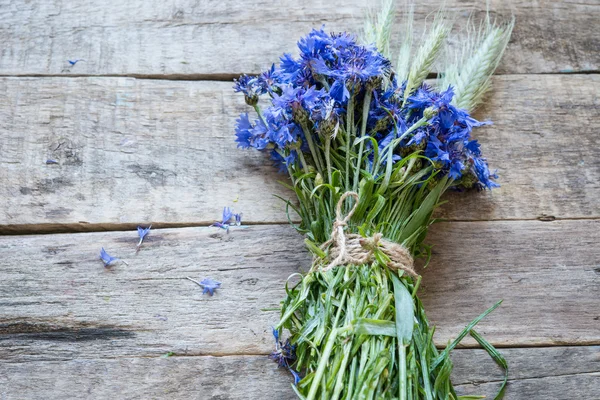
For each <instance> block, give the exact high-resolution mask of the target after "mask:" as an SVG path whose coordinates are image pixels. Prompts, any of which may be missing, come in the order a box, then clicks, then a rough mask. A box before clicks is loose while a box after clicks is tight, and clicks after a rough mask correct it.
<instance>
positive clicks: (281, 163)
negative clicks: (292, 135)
mask: <svg viewBox="0 0 600 400" xmlns="http://www.w3.org/2000/svg"><path fill="white" fill-rule="evenodd" d="M297 158H298V152H297V151H296V150H291V151H290V153H289V154H288V155H287V156H285V157H284V156H282V155H281V154H280V153H279V152H278V151H277V150H272V151H271V160H272V161H273V166H274V167H277V170H278V171H279V172H280V173H284V172H287V170H288V166H289V165H292V164H293V163H294V162H295V161H296V159H297Z"/></svg>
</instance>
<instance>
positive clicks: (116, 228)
mask: <svg viewBox="0 0 600 400" xmlns="http://www.w3.org/2000/svg"><path fill="white" fill-rule="evenodd" d="M596 220H600V217H595V216H594V217H564V218H563V217H555V216H553V215H542V216H539V217H537V218H490V219H450V218H440V219H439V221H440V222H467V223H471V222H502V221H506V222H526V221H541V222H554V221H596ZM292 222H293V223H294V224H298V223H300V222H301V221H300V220H292ZM213 223H214V221H198V222H139V223H126V224H114V223H101V224H97V223H87V222H80V223H75V224H73V223H67V224H50V223H49V224H15V225H0V236H16V235H52V234H60V233H90V232H125V231H134V230H136V228H137V227H138V226H144V227H146V226H149V225H152V228H153V229H176V228H203V227H210V226H211V225H212V224H213ZM262 225H289V222H288V221H248V222H244V223H243V224H242V226H262Z"/></svg>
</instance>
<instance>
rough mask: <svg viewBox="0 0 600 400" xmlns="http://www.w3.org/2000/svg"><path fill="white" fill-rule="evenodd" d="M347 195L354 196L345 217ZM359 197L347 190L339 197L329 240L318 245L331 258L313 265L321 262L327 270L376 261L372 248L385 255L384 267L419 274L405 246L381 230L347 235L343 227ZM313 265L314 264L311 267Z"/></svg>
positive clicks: (414, 276) (316, 261)
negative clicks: (366, 234) (368, 235)
mask: <svg viewBox="0 0 600 400" xmlns="http://www.w3.org/2000/svg"><path fill="white" fill-rule="evenodd" d="M348 197H353V198H354V206H352V209H351V210H350V212H348V214H347V215H346V216H344V215H343V213H342V207H343V206H344V202H345V201H346V199H347V198H348ZM358 202H359V197H358V194H357V193H356V192H346V193H344V194H343V195H342V197H340V199H339V201H338V203H337V206H336V209H335V216H336V219H335V221H334V223H333V228H332V230H331V235H330V239H329V240H328V241H326V242H325V243H323V244H322V245H321V250H323V251H328V258H329V259H330V260H331V261H330V262H329V264H328V265H326V266H323V265H322V264H321V263H320V261H321V260H315V265H317V264H318V265H320V267H321V271H323V272H325V271H329V270H331V269H332V268H334V267H337V266H339V265H346V266H348V265H361V264H370V263H372V262H373V261H375V251H380V252H381V253H383V254H384V255H385V256H386V257H384V258H385V259H386V260H388V261H387V263H386V264H387V267H388V268H390V269H392V270H402V271H404V272H406V273H407V274H408V275H410V276H412V277H413V278H416V277H418V276H419V275H418V274H417V273H416V272H415V270H414V261H413V258H412V256H411V255H410V252H409V251H408V249H407V248H406V247H404V246H402V245H401V244H398V243H394V242H392V241H389V240H387V239H384V238H383V235H382V234H381V233H379V232H378V233H375V234H374V235H373V236H371V237H366V238H365V237H362V236H361V235H357V234H354V233H350V234H346V233H345V232H344V228H345V227H346V226H347V225H348V221H350V218H352V215H354V212H355V211H356V208H357V207H358ZM313 268H314V266H313Z"/></svg>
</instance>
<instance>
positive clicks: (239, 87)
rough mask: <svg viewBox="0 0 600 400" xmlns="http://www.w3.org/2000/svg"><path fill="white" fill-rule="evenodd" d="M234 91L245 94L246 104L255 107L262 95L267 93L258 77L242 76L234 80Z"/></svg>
mask: <svg viewBox="0 0 600 400" xmlns="http://www.w3.org/2000/svg"><path fill="white" fill-rule="evenodd" d="M233 90H234V91H235V92H236V93H237V92H242V93H244V98H245V100H246V104H248V105H251V106H254V105H256V104H257V103H258V98H259V96H260V95H262V94H264V93H266V92H267V90H266V88H265V87H264V84H263V83H262V82H261V81H260V80H259V79H258V77H256V76H249V75H242V76H240V77H239V78H238V79H235V80H234V85H233Z"/></svg>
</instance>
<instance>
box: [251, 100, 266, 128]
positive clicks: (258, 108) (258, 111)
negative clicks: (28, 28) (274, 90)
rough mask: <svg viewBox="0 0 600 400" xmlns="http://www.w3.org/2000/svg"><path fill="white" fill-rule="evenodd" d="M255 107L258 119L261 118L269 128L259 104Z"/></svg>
mask: <svg viewBox="0 0 600 400" xmlns="http://www.w3.org/2000/svg"><path fill="white" fill-rule="evenodd" d="M253 107H254V111H256V113H257V114H258V118H260V120H261V121H262V123H263V124H264V125H265V127H267V128H268V127H269V125H267V121H266V120H265V117H263V115H262V112H261V111H260V107H259V106H258V104H255V105H254V106H253Z"/></svg>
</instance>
